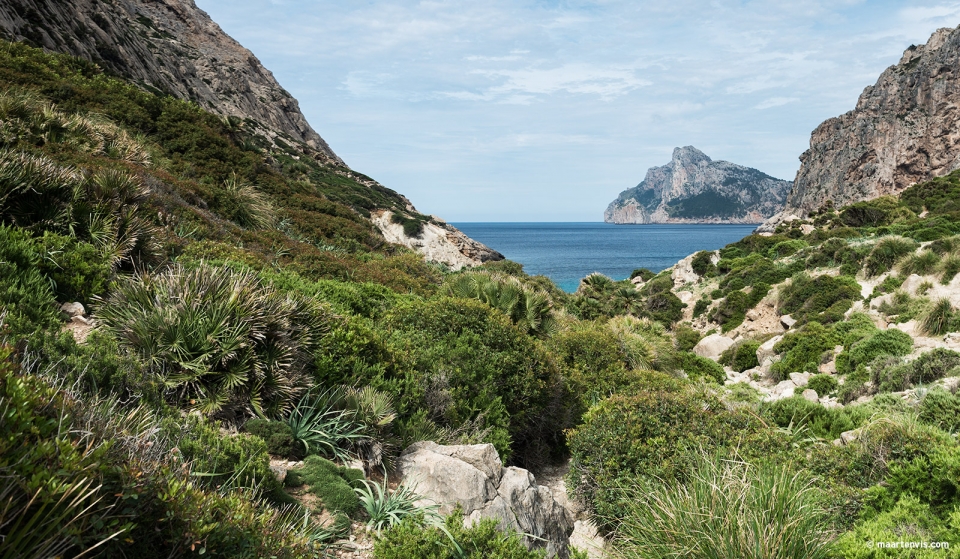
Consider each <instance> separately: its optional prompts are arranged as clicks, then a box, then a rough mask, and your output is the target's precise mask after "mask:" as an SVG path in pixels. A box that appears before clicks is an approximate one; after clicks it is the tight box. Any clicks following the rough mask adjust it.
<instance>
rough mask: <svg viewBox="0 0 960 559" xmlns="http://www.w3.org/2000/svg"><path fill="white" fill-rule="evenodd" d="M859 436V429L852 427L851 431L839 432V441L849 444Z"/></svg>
mask: <svg viewBox="0 0 960 559" xmlns="http://www.w3.org/2000/svg"><path fill="white" fill-rule="evenodd" d="M859 436H860V431H858V430H856V429H854V430H853V431H844V432H843V433H840V441H841V442H843V444H850V443H852V442H853V441H855V440H857V438H859Z"/></svg>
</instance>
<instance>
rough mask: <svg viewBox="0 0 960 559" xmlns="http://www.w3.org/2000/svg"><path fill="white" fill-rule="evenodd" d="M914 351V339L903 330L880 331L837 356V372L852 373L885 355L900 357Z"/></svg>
mask: <svg viewBox="0 0 960 559" xmlns="http://www.w3.org/2000/svg"><path fill="white" fill-rule="evenodd" d="M911 349H913V338H911V337H910V335H909V334H906V333H904V332H903V331H901V330H896V329H890V330H880V331H878V332H876V333H874V334H873V335H871V336H869V337H866V338H864V339H862V340H860V341H858V342H856V343H854V344H852V345H849V344H848V345H847V349H846V350H845V351H843V352H842V353H840V355H838V356H837V372H838V373H840V374H847V373H852V372H853V371H854V370H855V369H856V368H857V367H858V366H860V365H867V364H869V363H870V362H871V361H873V360H874V359H876V358H877V357H880V356H884V355H892V356H895V357H899V356H902V355H906V354H908V353H910V350H911Z"/></svg>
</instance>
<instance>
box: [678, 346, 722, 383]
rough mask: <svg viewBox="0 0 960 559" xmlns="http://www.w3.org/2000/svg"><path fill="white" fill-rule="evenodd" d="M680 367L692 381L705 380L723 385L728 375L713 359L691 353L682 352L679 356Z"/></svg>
mask: <svg viewBox="0 0 960 559" xmlns="http://www.w3.org/2000/svg"><path fill="white" fill-rule="evenodd" d="M677 358H678V361H679V366H680V368H681V369H682V370H683V372H684V373H686V374H687V377H689V378H690V379H691V380H696V379H704V380H708V381H713V382H716V383H718V384H723V381H724V380H726V378H727V374H726V373H724V372H723V367H721V366H720V365H718V364H717V362H716V361H714V360H713V359H707V358H706V357H700V356H699V355H697V354H695V353H691V352H680V353H678V354H677Z"/></svg>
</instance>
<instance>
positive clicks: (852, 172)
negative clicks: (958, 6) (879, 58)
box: [764, 28, 960, 230]
mask: <svg viewBox="0 0 960 559" xmlns="http://www.w3.org/2000/svg"><path fill="white" fill-rule="evenodd" d="M958 124H960V28H958V29H940V30H938V31H937V32H935V33H934V34H933V36H932V37H930V40H929V41H927V44H925V45H920V46H911V47H910V48H908V49H907V50H906V52H904V53H903V58H901V59H900V62H899V63H898V64H896V65H895V66H891V67H889V68H887V69H886V70H885V71H884V72H883V74H881V76H880V79H879V80H877V83H876V84H875V85H872V86H869V87H867V88H866V89H864V90H863V93H862V94H861V95H860V99H859V100H858V101H857V106H856V108H855V109H854V110H852V111H850V112H848V113H846V114H844V115H842V116H839V117H836V118H831V119H829V120H827V121H825V122H824V123H823V124H821V125H820V126H818V127H817V129H816V130H814V131H813V134H812V135H811V136H810V149H808V150H807V151H805V152H804V153H803V155H801V156H800V161H801V165H800V170H799V171H798V172H797V177H796V180H795V181H794V184H793V190H792V191H791V192H790V195H789V196H788V197H787V203H786V207H785V208H784V210H783V214H782V215H778V216H776V217H774V218H773V219H772V220H771V221H770V223H769V224H765V227H764V230H772V229H773V226H775V225H776V224H777V223H779V222H780V221H782V220H783V217H784V216H788V215H796V216H800V217H805V216H807V215H809V214H810V212H812V211H815V210H817V209H819V208H820V207H821V206H823V204H824V203H825V202H826V201H828V200H831V201H833V203H834V205H836V206H838V207H839V206H843V205H846V204H851V203H853V202H859V201H862V200H869V199H872V198H876V197H879V196H883V195H887V194H897V193H899V192H900V191H902V190H903V189H905V188H907V187H909V186H911V185H913V184H916V183H918V182H921V181H925V180H928V179H931V178H934V177H939V176H942V175H946V174H947V173H949V172H951V171H953V170H956V169H958V168H960V126H958Z"/></svg>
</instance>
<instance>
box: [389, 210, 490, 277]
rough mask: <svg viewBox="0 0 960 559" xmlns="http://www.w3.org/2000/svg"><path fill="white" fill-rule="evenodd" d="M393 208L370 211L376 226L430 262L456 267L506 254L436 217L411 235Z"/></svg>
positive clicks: (457, 268) (390, 240)
mask: <svg viewBox="0 0 960 559" xmlns="http://www.w3.org/2000/svg"><path fill="white" fill-rule="evenodd" d="M392 218H393V212H391V211H389V210H376V211H373V212H371V213H370V219H371V221H373V224H374V225H376V226H377V229H379V230H380V233H381V234H383V238H384V239H386V240H387V241H388V242H391V243H396V244H399V245H403V246H405V247H407V248H410V249H413V250H415V251H417V252H418V253H420V254H422V255H423V257H424V258H425V259H427V260H428V261H430V262H437V263H440V264H445V265H446V266H448V267H449V268H451V269H453V270H459V269H461V268H465V267H472V266H479V265H480V264H483V263H484V262H492V261H496V260H503V255H502V254H500V253H499V252H497V251H495V250H493V249H492V248H490V247H488V246H486V245H484V244H483V243H480V242H477V241H475V240H473V239H471V238H470V237H468V236H466V235H464V234H463V232H462V231H460V230H459V229H457V228H456V227H454V226H453V225H450V224H449V223H445V222H443V221H442V220H441V219H440V218H437V217H434V218H433V220H432V221H430V222H426V223H424V224H423V231H422V232H421V233H420V235H419V236H417V237H409V236H407V234H406V233H405V232H404V230H403V225H401V224H399V223H394V222H393V220H392Z"/></svg>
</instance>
